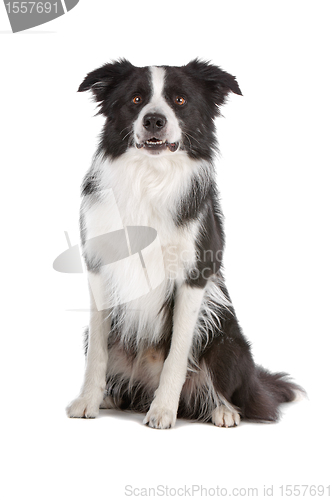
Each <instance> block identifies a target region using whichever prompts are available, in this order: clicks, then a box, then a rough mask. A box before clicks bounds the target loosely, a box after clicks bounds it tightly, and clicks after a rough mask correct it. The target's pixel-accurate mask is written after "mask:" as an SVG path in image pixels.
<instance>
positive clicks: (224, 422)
mask: <svg viewBox="0 0 333 500" xmlns="http://www.w3.org/2000/svg"><path fill="white" fill-rule="evenodd" d="M212 422H213V424H214V425H216V426H217V427H235V426H237V425H239V424H240V416H239V413H237V411H236V410H229V408H227V407H226V406H218V407H217V408H215V410H214V411H213V413H212Z"/></svg>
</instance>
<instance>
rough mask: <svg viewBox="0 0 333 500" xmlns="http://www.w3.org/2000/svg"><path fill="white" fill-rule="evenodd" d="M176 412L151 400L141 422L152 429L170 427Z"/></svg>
mask: <svg viewBox="0 0 333 500" xmlns="http://www.w3.org/2000/svg"><path fill="white" fill-rule="evenodd" d="M176 417H177V414H176V413H175V412H173V411H172V410H169V409H167V408H163V407H159V406H158V405H157V404H154V402H152V404H151V407H150V410H149V411H148V413H147V415H146V416H145V418H144V421H143V423H144V424H146V425H148V426H149V427H152V428H153V429H170V428H171V427H174V425H175V423H176Z"/></svg>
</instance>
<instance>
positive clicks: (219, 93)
mask: <svg viewBox="0 0 333 500" xmlns="http://www.w3.org/2000/svg"><path fill="white" fill-rule="evenodd" d="M185 68H186V69H187V71H189V72H190V73H191V75H192V76H193V77H194V78H197V79H198V80H200V81H201V82H203V83H204V84H205V87H206V89H207V90H208V92H209V94H210V95H211V97H212V99H213V101H214V103H215V104H216V105H217V106H220V105H221V104H223V103H224V102H225V99H226V97H227V95H228V94H229V93H230V92H233V93H234V94H238V95H242V92H241V89H240V88H239V85H238V83H237V80H236V78H235V77H234V76H232V75H230V73H227V72H226V71H223V70H222V69H221V68H219V67H218V66H215V65H213V64H210V63H209V62H206V61H200V60H199V59H194V60H193V61H191V62H190V63H188V64H187V65H186V66H185Z"/></svg>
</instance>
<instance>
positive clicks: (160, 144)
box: [135, 137, 179, 153]
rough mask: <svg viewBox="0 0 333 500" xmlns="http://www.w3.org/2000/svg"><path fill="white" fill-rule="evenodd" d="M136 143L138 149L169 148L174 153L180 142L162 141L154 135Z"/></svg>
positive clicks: (159, 149) (155, 149)
mask: <svg viewBox="0 0 333 500" xmlns="http://www.w3.org/2000/svg"><path fill="white" fill-rule="evenodd" d="M135 145H136V147H137V148H138V149H141V148H145V149H149V150H151V151H161V150H163V149H168V150H169V151H171V152H172V153H174V152H175V151H177V149H178V147H179V142H168V141H161V140H160V139H156V137H152V138H151V139H148V140H147V141H144V142H141V143H136V144H135Z"/></svg>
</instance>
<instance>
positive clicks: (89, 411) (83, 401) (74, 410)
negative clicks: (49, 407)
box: [66, 396, 99, 418]
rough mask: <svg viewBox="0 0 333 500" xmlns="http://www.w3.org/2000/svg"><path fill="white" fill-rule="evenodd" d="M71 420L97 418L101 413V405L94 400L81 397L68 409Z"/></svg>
mask: <svg viewBox="0 0 333 500" xmlns="http://www.w3.org/2000/svg"><path fill="white" fill-rule="evenodd" d="M66 413H67V416H68V417H70V418H96V417H97V415H98V413H99V404H98V403H97V404H96V401H95V400H94V399H93V398H89V397H87V396H79V397H78V398H76V399H74V401H72V402H71V403H70V404H69V405H68V406H67V408H66Z"/></svg>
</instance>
